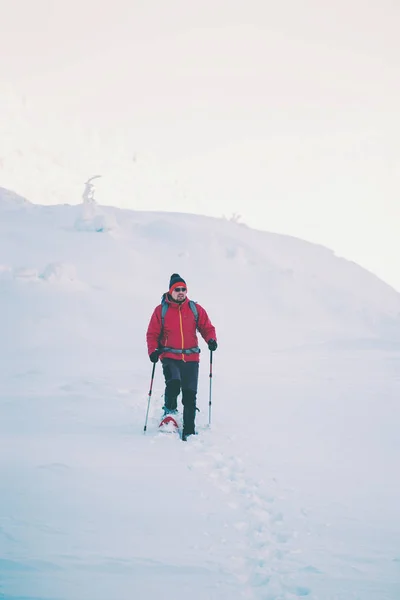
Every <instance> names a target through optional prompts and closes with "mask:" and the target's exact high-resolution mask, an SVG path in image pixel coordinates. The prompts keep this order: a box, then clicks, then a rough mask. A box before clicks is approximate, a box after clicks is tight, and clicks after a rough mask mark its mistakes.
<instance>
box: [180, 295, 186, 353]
mask: <svg viewBox="0 0 400 600" xmlns="http://www.w3.org/2000/svg"><path fill="white" fill-rule="evenodd" d="M179 325H180V328H181V338H182V350H183V349H184V347H185V338H184V337H183V324H182V312H181V306H180V305H179ZM182 360H183V362H185V355H184V354H183V352H182Z"/></svg>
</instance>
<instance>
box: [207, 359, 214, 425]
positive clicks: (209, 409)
mask: <svg viewBox="0 0 400 600" xmlns="http://www.w3.org/2000/svg"><path fill="white" fill-rule="evenodd" d="M212 357H213V353H212V350H210V396H209V400H208V426H209V427H211V391H212Z"/></svg>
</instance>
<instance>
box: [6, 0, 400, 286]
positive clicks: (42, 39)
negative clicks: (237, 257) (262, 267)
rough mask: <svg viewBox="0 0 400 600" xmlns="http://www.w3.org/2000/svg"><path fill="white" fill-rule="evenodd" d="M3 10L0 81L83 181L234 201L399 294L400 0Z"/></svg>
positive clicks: (183, 202)
mask: <svg viewBox="0 0 400 600" xmlns="http://www.w3.org/2000/svg"><path fill="white" fill-rule="evenodd" d="M0 13H1V20H0V51H1V57H2V60H1V61H0V89H1V90H2V92H3V99H4V97H6V96H7V95H8V97H10V94H11V97H15V96H17V97H21V98H22V99H23V100H21V102H22V105H23V106H24V107H25V108H26V107H28V108H27V110H28V114H29V128H30V131H29V132H28V131H26V132H25V129H23V130H22V133H21V134H20V135H19V138H18V139H20V140H21V139H22V140H23V139H24V137H23V136H24V135H26V136H27V137H29V136H30V139H32V135H34V136H36V138H37V142H38V144H39V143H40V142H43V143H44V139H45V138H46V139H47V140H50V139H51V146H52V148H53V147H54V151H55V152H56V151H57V152H58V153H60V152H62V153H63V160H64V161H66V162H67V163H68V166H69V167H70V169H71V172H75V173H76V174H77V177H78V181H81V179H82V178H83V177H85V179H86V178H88V177H90V176H92V175H95V174H97V172H100V173H101V174H102V175H103V179H102V180H99V184H98V193H99V196H100V200H101V201H102V202H104V203H107V204H116V205H119V206H124V207H131V208H134V209H151V210H178V211H186V212H194V213H199V214H208V215H214V216H218V217H219V216H221V215H226V216H230V215H232V213H238V214H240V215H242V220H243V221H244V222H245V223H247V224H248V225H250V226H254V227H257V228H260V229H265V230H269V231H275V232H279V233H287V234H290V235H294V236H296V237H300V238H303V239H307V240H310V241H313V242H318V243H321V244H323V245H325V246H328V247H330V248H332V249H333V250H335V252H337V254H339V255H340V256H345V257H346V258H348V259H351V260H354V261H355V262H358V263H359V264H361V265H362V266H364V267H366V268H368V269H369V270H371V271H373V272H374V273H376V274H377V275H379V276H380V277H381V278H383V279H384V280H385V281H387V282H388V283H390V284H391V285H392V286H394V287H396V289H398V290H399V291H400V269H399V263H400V261H399V259H398V256H400V241H399V238H400V236H399V235H398V231H399V229H400V194H399V188H400V150H399V140H400V109H399V107H400V36H399V31H400V4H399V3H398V0H371V1H370V2H368V3H367V2H365V0H346V1H344V0H336V1H335V2H327V1H325V2H323V1H321V0H304V1H303V2H301V3H300V2H298V1H297V0H283V1H281V2H276V1H274V2H271V1H269V0H249V1H247V2H245V3H244V2H242V1H235V0H230V1H227V0H223V1H218V0H213V1H210V0H203V2H201V3H200V2H197V3H194V2H188V1H184V0H170V1H169V2H163V1H154V0H146V1H134V0H133V1H132V0H131V1H128V0H126V1H121V0H115V1H113V2H108V1H107V0H106V1H104V2H101V3H99V2H98V0H97V1H96V2H94V1H92V0H81V1H80V2H78V1H76V0H69V1H68V2H64V1H57V0H36V1H35V2H32V1H31V0H14V1H12V2H11V0H10V1H5V0H0ZM0 107H1V104H0ZM14 108H15V110H14V114H13V115H12V118H10V116H9V115H10V113H9V110H10V107H8V112H7V113H6V111H3V121H7V122H6V123H5V124H4V122H3V126H5V125H7V123H8V124H9V125H10V127H11V128H12V129H13V128H14V127H15V125H14V123H17V122H18V113H19V111H20V106H15V107H14ZM6 114H7V118H6V117H5V115H6ZM0 120H1V117H0ZM46 123H47V126H46ZM49 123H50V124H51V126H50V125H49ZM54 124H56V126H55V125H54ZM46 127H47V129H46ZM33 132H35V133H33ZM60 132H61V133H60ZM88 132H90V144H87V145H85V144H86V143H85V142H82V140H87V139H88V136H89V134H88ZM93 132H96V133H95V134H94V133H93ZM50 134H52V137H51V135H50ZM21 136H22V137H21ZM49 136H50V137H49ZM85 136H86V137H85ZM77 140H80V141H77ZM47 143H48V145H49V144H50V142H47ZM1 148H2V152H3V156H2V157H0V158H4V152H7V141H4V140H3V146H2V147H1ZM117 172H118V174H119V175H118V177H119V178H120V182H121V177H120V176H121V174H122V173H123V177H122V179H124V186H125V187H124V188H123V191H122V192H120V191H119V192H118V193H116V192H115V190H116V189H117V186H116V183H115V177H116V173H117ZM112 173H114V179H113V175H112ZM78 174H79V175H78ZM2 175H3V173H2V167H1V163H0V185H2V181H3V178H2ZM20 175H21V181H24V182H25V185H26V182H27V181H29V176H28V173H26V174H25V176H24V171H23V167H21V171H20ZM37 179H38V176H37V177H36V180H37ZM6 182H7V181H6ZM63 183H64V182H63ZM34 184H35V185H39V183H38V182H37V181H33V182H32V184H31V185H32V190H33V186H34ZM3 185H4V183H3ZM53 185H54V186H56V185H57V182H56V180H55V179H54V182H53ZM15 191H17V192H18V191H19V192H20V193H22V192H23V190H22V189H16V190H15ZM54 197H57V194H56V193H55V196H54ZM76 201H79V198H77V199H76Z"/></svg>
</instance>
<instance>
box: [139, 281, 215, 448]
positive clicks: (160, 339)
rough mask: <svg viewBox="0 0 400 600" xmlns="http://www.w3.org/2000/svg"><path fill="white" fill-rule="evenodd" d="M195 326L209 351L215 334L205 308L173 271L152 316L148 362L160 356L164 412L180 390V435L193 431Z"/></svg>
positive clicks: (174, 406)
mask: <svg viewBox="0 0 400 600" xmlns="http://www.w3.org/2000/svg"><path fill="white" fill-rule="evenodd" d="M196 329H197V330H198V331H199V332H200V334H201V336H202V337H203V338H204V340H205V341H206V342H207V344H208V347H209V349H210V350H211V351H214V350H216V349H217V336H216V333H215V328H214V326H213V325H212V323H211V321H210V319H209V317H208V315H207V313H206V311H205V310H204V308H203V307H202V306H200V304H197V303H194V302H193V301H190V300H189V299H188V297H187V286H186V282H185V280H184V279H183V278H182V277H181V276H180V275H178V273H173V275H171V279H170V282H169V290H168V292H166V293H165V294H163V298H162V302H161V304H159V305H158V306H157V307H156V308H155V309H154V312H153V314H152V316H151V319H150V323H149V326H148V329H147V348H148V352H149V357H150V360H151V362H153V363H156V362H157V361H158V359H159V358H160V359H161V362H162V368H163V373H164V378H165V395H164V414H165V415H167V414H170V413H174V412H175V413H176V412H177V398H178V395H179V393H180V391H181V390H182V404H183V432H182V439H184V440H185V439H187V437H188V436H189V435H193V434H194V433H195V427H194V422H195V418H196V395H197V385H198V377H199V360H200V348H199V347H198V339H197V335H196Z"/></svg>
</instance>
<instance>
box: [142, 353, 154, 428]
mask: <svg viewBox="0 0 400 600" xmlns="http://www.w3.org/2000/svg"><path fill="white" fill-rule="evenodd" d="M156 364H157V363H153V370H152V372H151V381H150V391H149V400H148V402H147V412H146V420H145V422H144V428H143V433H146V431H147V419H148V417H149V408H150V400H151V392H152V391H153V381H154V371H155V370H156Z"/></svg>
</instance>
